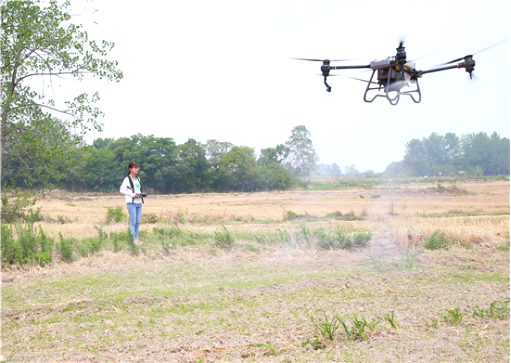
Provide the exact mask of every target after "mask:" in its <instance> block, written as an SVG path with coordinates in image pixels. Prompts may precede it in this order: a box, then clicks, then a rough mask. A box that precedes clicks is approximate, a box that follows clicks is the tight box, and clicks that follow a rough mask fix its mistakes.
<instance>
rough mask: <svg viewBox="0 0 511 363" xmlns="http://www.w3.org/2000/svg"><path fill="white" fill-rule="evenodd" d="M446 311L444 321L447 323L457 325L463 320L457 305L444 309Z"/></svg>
mask: <svg viewBox="0 0 511 363" xmlns="http://www.w3.org/2000/svg"><path fill="white" fill-rule="evenodd" d="M445 311H447V314H446V315H444V321H445V322H446V323H449V324H454V325H458V324H459V323H461V321H462V320H463V313H462V312H461V311H460V308H459V307H457V308H456V309H452V310H449V309H445Z"/></svg>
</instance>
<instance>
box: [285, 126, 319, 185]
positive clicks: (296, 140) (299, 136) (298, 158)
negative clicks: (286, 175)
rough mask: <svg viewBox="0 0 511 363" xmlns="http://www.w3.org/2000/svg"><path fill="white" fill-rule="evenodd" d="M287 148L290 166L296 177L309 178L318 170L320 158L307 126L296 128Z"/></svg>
mask: <svg viewBox="0 0 511 363" xmlns="http://www.w3.org/2000/svg"><path fill="white" fill-rule="evenodd" d="M285 146H286V147H287V149H288V150H289V156H288V161H289V166H290V169H291V171H292V172H293V173H294V175H295V176H308V175H309V174H310V172H311V171H313V170H316V168H317V163H318V162H319V158H318V156H317V155H316V151H315V150H314V147H313V146H312V140H311V134H310V132H309V131H308V130H307V128H306V127H305V126H303V125H300V126H296V127H295V128H294V129H293V130H292V132H291V136H290V137H289V139H288V140H287V141H286V144H285Z"/></svg>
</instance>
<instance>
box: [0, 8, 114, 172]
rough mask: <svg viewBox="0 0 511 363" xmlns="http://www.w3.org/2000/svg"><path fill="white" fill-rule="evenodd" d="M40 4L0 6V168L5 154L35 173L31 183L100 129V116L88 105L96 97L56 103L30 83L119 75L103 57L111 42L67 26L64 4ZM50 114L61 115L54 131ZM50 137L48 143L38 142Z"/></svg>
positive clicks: (95, 109)
mask: <svg viewBox="0 0 511 363" xmlns="http://www.w3.org/2000/svg"><path fill="white" fill-rule="evenodd" d="M40 3H41V1H37V0H34V1H31V0H27V1H13V0H7V1H6V2H4V3H3V4H2V6H1V14H2V34H1V44H2V54H1V58H2V64H1V69H2V74H1V82H2V85H1V90H2V103H1V115H2V121H1V138H0V139H1V140H0V165H1V167H2V168H3V167H4V153H9V157H11V158H13V159H16V160H18V162H19V165H20V166H21V169H20V170H19V171H20V172H23V173H24V174H25V175H35V177H32V178H33V179H34V180H35V179H37V180H41V174H43V173H45V174H51V173H52V172H53V171H55V168H50V167H51V166H52V165H55V164H58V163H55V161H56V160H58V159H60V158H62V157H63V156H64V152H65V150H68V149H69V148H70V147H74V146H76V145H78V144H79V143H80V141H81V138H82V136H83V135H84V133H85V132H86V131H88V130H90V128H91V127H92V128H94V129H97V130H101V125H100V124H99V123H98V121H97V120H98V117H99V116H103V113H102V112H101V111H100V110H99V109H98V108H97V107H93V104H94V103H95V102H97V101H98V100H99V95H98V93H95V94H94V95H92V96H89V95H88V94H87V93H82V94H80V95H78V96H76V97H74V98H73V99H71V100H68V101H65V102H62V103H58V102H56V101H55V100H54V99H52V98H51V95H49V94H47V93H45V92H44V91H39V87H33V84H34V80H35V79H43V80H44V82H45V85H53V83H54V82H57V81H58V79H59V78H74V79H77V80H80V81H81V80H82V79H83V77H84V75H86V74H90V75H92V76H98V77H99V78H106V79H108V80H116V81H119V80H120V79H122V77H123V74H122V71H120V70H118V69H117V62H116V61H109V60H106V59H105V57H106V56H107V54H108V52H109V51H110V50H111V49H112V48H113V46H114V43H111V42H106V41H103V42H102V43H101V45H99V44H97V43H96V42H95V41H89V39H88V35H87V32H86V31H84V30H83V29H82V26H81V25H75V24H73V23H71V22H70V21H71V15H70V14H69V7H70V1H64V3H62V4H61V5H60V4H59V3H58V2H57V1H56V0H50V1H49V3H48V5H47V6H46V7H42V6H40V5H39V4H40ZM31 82H32V84H31ZM55 114H61V115H65V117H66V120H65V121H64V120H60V127H55V123H56V121H55ZM71 130H73V132H74V134H73V135H71V132H70V131H71ZM50 133H52V140H51V143H48V142H47V143H44V142H39V141H40V140H44V139H45V138H47V135H49V134H50ZM55 140H59V144H58V145H60V146H59V147H54V146H56V144H54V142H55ZM49 160H53V161H54V162H53V163H48V161H49ZM27 180H29V181H30V178H27Z"/></svg>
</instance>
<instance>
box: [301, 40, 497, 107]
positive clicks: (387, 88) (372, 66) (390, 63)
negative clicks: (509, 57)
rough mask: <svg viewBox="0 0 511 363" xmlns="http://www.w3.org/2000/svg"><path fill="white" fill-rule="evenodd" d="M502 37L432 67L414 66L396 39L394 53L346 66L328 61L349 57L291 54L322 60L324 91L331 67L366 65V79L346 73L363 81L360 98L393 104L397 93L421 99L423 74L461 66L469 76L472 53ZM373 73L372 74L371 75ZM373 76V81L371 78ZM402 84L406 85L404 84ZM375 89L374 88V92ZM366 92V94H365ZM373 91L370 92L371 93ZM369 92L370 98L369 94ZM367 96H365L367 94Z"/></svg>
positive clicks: (472, 64) (341, 68)
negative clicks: (320, 57) (323, 57)
mask: <svg viewBox="0 0 511 363" xmlns="http://www.w3.org/2000/svg"><path fill="white" fill-rule="evenodd" d="M503 42H507V39H506V40H503V41H500V42H498V43H496V44H493V45H491V46H489V47H486V48H484V49H482V50H480V51H479V52H477V53H474V54H469V55H466V56H464V57H461V58H457V59H454V60H452V61H449V62H446V63H442V64H439V65H438V66H436V67H438V68H432V69H428V70H417V69H416V68H415V62H414V61H413V60H412V61H407V60H406V58H407V56H406V51H405V47H404V42H403V41H400V42H399V46H398V47H397V48H396V55H395V56H390V57H388V58H387V59H382V60H374V61H372V62H371V63H369V64H368V65H346V66H331V65H330V63H331V62H342V61H349V60H350V59H309V58H292V59H296V60H305V61H313V62H323V65H322V66H321V73H322V74H321V75H322V76H323V77H324V83H325V86H326V90H327V92H331V91H332V87H331V86H330V85H329V84H328V83H327V78H328V77H329V76H338V74H330V71H331V70H344V69H368V70H372V71H373V72H372V75H371V78H370V80H369V81H367V80H364V79H360V78H354V77H348V76H346V77H348V78H351V79H355V80H358V81H362V82H367V87H366V90H365V93H364V101H365V102H368V103H371V102H373V101H374V100H375V99H376V98H378V97H384V98H386V99H387V100H388V101H389V102H390V104H391V105H393V106H395V105H397V104H398V102H399V99H400V96H401V95H404V96H409V97H410V98H411V99H412V100H413V102H415V103H420V102H421V100H422V95H421V90H420V87H419V78H422V76H423V75H424V74H427V73H433V72H441V71H447V70H449V69H460V68H464V69H465V71H466V72H468V74H469V76H470V79H472V72H473V71H474V68H475V65H476V62H475V60H474V58H473V57H474V55H476V54H478V53H481V52H483V51H485V50H488V49H490V48H493V47H495V46H497V45H499V44H501V43H503ZM375 75H376V78H375ZM373 79H374V81H373ZM410 86H415V89H413V88H412V89H411V90H409V89H408V88H409V87H410ZM405 87H406V88H405ZM375 91H376V92H375ZM368 94H370V96H368ZM372 94H374V96H372ZM371 96H372V98H371ZM368 97H369V98H368Z"/></svg>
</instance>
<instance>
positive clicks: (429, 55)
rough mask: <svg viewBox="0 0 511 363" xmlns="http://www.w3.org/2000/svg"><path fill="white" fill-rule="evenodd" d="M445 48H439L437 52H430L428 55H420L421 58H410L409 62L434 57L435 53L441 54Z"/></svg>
mask: <svg viewBox="0 0 511 363" xmlns="http://www.w3.org/2000/svg"><path fill="white" fill-rule="evenodd" d="M444 51H445V50H439V51H438V52H435V53H431V54H428V55H425V56H422V57H419V58H414V59H412V60H409V61H408V62H415V61H418V60H419V59H424V58H428V57H432V56H434V55H435V54H439V53H442V52H444Z"/></svg>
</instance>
